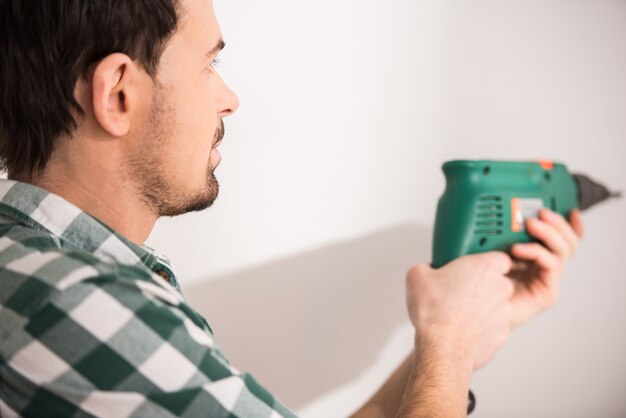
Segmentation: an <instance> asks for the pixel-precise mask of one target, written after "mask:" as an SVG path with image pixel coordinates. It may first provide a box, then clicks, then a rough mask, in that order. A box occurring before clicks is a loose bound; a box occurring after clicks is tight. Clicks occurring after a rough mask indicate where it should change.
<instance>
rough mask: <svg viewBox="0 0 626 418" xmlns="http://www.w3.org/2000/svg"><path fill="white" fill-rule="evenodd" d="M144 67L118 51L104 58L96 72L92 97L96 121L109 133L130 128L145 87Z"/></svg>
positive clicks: (126, 131) (115, 133)
mask: <svg viewBox="0 0 626 418" xmlns="http://www.w3.org/2000/svg"><path fill="white" fill-rule="evenodd" d="M139 73H140V70H139V68H138V66H137V64H135V63H134V62H133V60H131V59H130V57H129V56H128V55H125V54H120V53H115V54H111V55H108V56H107V57H106V58H104V59H103V60H102V61H100V62H99V63H98V64H97V66H96V68H95V69H94V72H93V78H92V100H93V109H94V114H95V117H96V120H97V121H98V123H99V124H100V126H101V127H102V129H104V130H105V131H107V132H108V133H109V134H111V135H112V136H115V137H123V136H126V135H127V134H128V132H129V131H130V125H131V119H132V115H133V113H134V111H135V110H136V108H137V106H138V103H137V99H138V97H139V94H138V90H139V89H140V88H141V83H140V80H139V75H140V74H139Z"/></svg>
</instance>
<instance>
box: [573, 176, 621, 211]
mask: <svg viewBox="0 0 626 418" xmlns="http://www.w3.org/2000/svg"><path fill="white" fill-rule="evenodd" d="M572 177H573V178H574V181H575V183H576V186H577V188H578V208H579V209H580V210H585V209H588V208H590V207H591V206H593V205H595V204H597V203H600V202H603V201H605V200H607V199H610V198H612V197H618V198H619V197H622V193H621V192H611V191H610V190H609V189H608V188H606V186H604V185H602V184H600V183H598V182H596V181H593V180H591V179H590V178H589V177H587V176H585V175H583V174H572Z"/></svg>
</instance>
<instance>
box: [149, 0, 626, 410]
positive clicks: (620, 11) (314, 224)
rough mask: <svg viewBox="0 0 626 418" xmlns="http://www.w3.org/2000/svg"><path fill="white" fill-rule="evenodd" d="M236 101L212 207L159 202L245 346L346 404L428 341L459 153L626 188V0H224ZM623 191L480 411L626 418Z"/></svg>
mask: <svg viewBox="0 0 626 418" xmlns="http://www.w3.org/2000/svg"><path fill="white" fill-rule="evenodd" d="M215 6H216V9H217V13H218V19H219V20H220V22H221V26H222V30H223V32H224V35H225V39H226V42H227V48H226V50H224V51H223V54H222V64H221V67H220V68H219V71H220V73H221V75H222V76H223V78H224V79H225V80H226V82H227V83H229V84H230V86H231V87H232V88H233V89H234V90H235V91H236V92H237V94H238V95H239V97H240V100H241V108H240V109H239V111H238V113H236V114H235V115H234V116H232V117H230V118H229V119H227V120H226V121H225V123H226V132H227V133H226V137H225V140H224V143H223V145H222V146H221V148H220V149H221V152H222V155H223V161H222V163H221V165H220V167H219V168H218V170H217V175H218V178H219V180H220V183H221V186H222V188H221V192H220V197H219V199H218V201H217V202H216V204H215V206H214V207H213V208H211V209H209V211H206V212H202V213H197V214H190V215H185V216H183V217H179V218H176V219H163V220H161V221H159V222H158V224H157V226H156V228H155V230H154V232H153V234H152V235H151V237H150V239H149V240H148V242H147V244H149V245H151V246H153V247H155V248H156V249H157V250H158V251H160V252H162V253H164V254H166V255H167V256H169V257H170V258H171V259H172V261H173V262H174V265H175V267H176V268H177V271H178V274H179V277H180V280H181V282H182V284H183V290H184V291H185V293H186V295H187V297H188V298H189V299H190V301H191V302H192V304H193V305H194V306H195V307H196V308H197V309H198V310H200V311H201V312H202V313H203V314H205V315H206V316H207V319H208V321H209V323H210V324H211V325H212V327H213V329H214V331H215V334H216V338H217V341H218V343H219V344H220V345H221V346H222V347H223V348H224V351H225V352H226V354H227V356H228V357H229V358H230V360H231V361H232V363H233V364H234V365H235V366H237V367H238V368H240V369H243V370H246V371H249V372H251V373H252V374H254V375H255V377H256V378H257V379H258V380H259V381H260V382H261V383H262V384H264V385H265V386H266V387H268V389H270V390H271V391H272V392H274V393H275V394H276V395H277V396H278V397H279V398H281V399H282V400H283V401H284V402H285V403H287V404H288V405H289V406H291V407H292V408H293V409H295V410H296V411H297V412H298V413H300V414H301V415H302V416H303V417H310V418H313V417H342V416H346V415H348V414H349V413H350V412H352V411H353V410H354V409H355V408H356V407H358V406H359V405H360V404H361V403H362V402H364V401H365V400H366V399H367V398H368V397H369V396H370V395H371V394H372V393H373V391H374V390H375V389H376V388H377V387H378V386H379V385H380V384H381V383H382V382H383V380H384V379H385V377H386V376H387V375H388V374H389V373H390V372H391V371H392V370H393V369H394V368H395V367H396V366H397V365H398V364H399V363H400V362H401V361H402V359H403V358H404V356H405V355H406V354H407V353H408V352H409V351H410V350H411V342H412V330H411V327H410V325H409V323H408V317H407V315H406V312H405V306H404V293H403V292H404V288H403V286H404V274H405V272H406V271H407V270H408V268H409V267H410V266H411V265H412V264H413V263H416V262H418V261H424V262H428V261H430V260H429V257H430V242H431V239H432V237H431V234H432V224H433V220H434V214H435V209H436V203H437V199H438V198H439V196H440V194H441V193H442V191H443V188H444V181H443V176H442V174H441V171H440V166H441V164H442V163H443V162H444V161H446V160H450V159H457V158H464V159H465V158H467V159H478V158H480V159H504V160H537V159H553V160H557V161H562V162H565V163H566V164H567V165H568V166H569V167H570V169H572V171H579V172H584V173H588V174H591V175H593V176H594V177H595V178H597V179H599V180H602V181H604V182H606V184H608V185H610V186H611V187H612V188H615V189H618V190H626V1H623V0H621V1H620V0H588V1H575V0H571V1H565V0H558V1H557V0H519V1H510V0H493V1H486V0H476V1H471V2H468V1H451V0H437V1H435V0H433V1H417V0H394V1H385V2H384V1H373V0H339V1H338V0H332V1H331V0H316V1H307V2H303V1H293V0H266V1H263V2H251V1H243V0H228V1H226V0H215ZM625 209H626V202H625V200H621V201H614V202H611V203H606V204H603V205H601V206H598V207H597V208H593V209H591V210H590V211H589V212H588V213H586V214H585V216H584V218H585V221H586V226H587V235H586V237H585V240H584V242H583V244H582V246H581V248H580V250H579V252H578V254H577V255H576V256H575V258H574V259H573V260H572V261H571V262H570V263H569V264H568V266H567V268H566V271H565V273H564V279H563V285H562V291H561V299H560V302H559V304H558V305H557V306H556V307H555V308H554V309H552V310H551V311H549V312H547V313H546V314H544V315H542V316H541V317H539V318H537V319H535V320H533V321H532V322H531V323H529V324H528V325H526V326H525V327H523V328H522V329H520V330H517V331H516V332H514V333H513V335H512V336H511V337H510V340H509V342H508V344H507V346H506V347H505V348H504V349H503V350H502V351H501V352H500V353H499V354H498V355H497V356H496V358H495V359H494V361H493V362H492V363H491V364H489V365H488V366H487V367H486V368H485V369H483V370H481V371H479V372H478V373H476V374H475V378H474V381H473V383H472V388H473V389H474V391H475V392H476V394H477V397H478V408H477V411H476V412H475V413H474V414H473V416H475V417H479V418H488V417H494V418H495V417H512V418H515V417H538V418H541V417H546V418H561V417H563V418H565V417H568V418H576V417H580V418H583V417H585V418H586V417H596V418H618V417H626V355H625V354H624V353H626V304H625V303H624V299H625V297H626V274H625V273H624V268H623V263H624V258H625V257H626V251H625V250H624V238H625V237H626V220H625V214H626V210H625Z"/></svg>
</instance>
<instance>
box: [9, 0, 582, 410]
mask: <svg viewBox="0 0 626 418" xmlns="http://www.w3.org/2000/svg"><path fill="white" fill-rule="evenodd" d="M0 23H1V25H0V28H1V29H0V163H1V164H2V165H3V168H4V169H5V170H6V171H7V173H8V178H9V179H8V180H2V182H1V183H0V416H2V417H12V416H24V417H30V416H92V415H94V416H105V417H130V416H132V417H142V416H146V417H170V416H186V417H196V416H209V417H232V416H236V417H281V416H283V417H291V416H293V413H292V412H290V411H289V410H288V409H287V408H286V407H285V406H283V405H282V404H281V403H280V402H279V401H278V400H277V399H276V398H275V397H274V396H273V395H271V394H270V393H269V392H268V391H266V390H265V389H263V388H262V387H261V386H260V385H259V384H258V383H257V382H256V381H255V380H254V379H253V378H252V377H251V376H250V375H248V374H246V373H240V372H239V371H238V370H236V369H235V368H234V367H233V366H231V365H230V364H229V363H228V361H227V360H226V358H225V356H224V355H223V354H222V352H221V351H220V349H219V348H218V346H217V345H216V344H215V341H214V340H213V337H212V331H211V329H210V327H209V325H208V323H207V322H206V321H205V319H204V318H202V317H201V316H200V315H199V314H198V313H196V312H195V311H194V310H193V309H192V308H191V307H190V306H189V305H188V304H187V303H186V302H185V300H184V298H183V296H182V293H181V292H180V288H179V286H178V281H177V279H176V276H175V274H174V272H173V271H172V269H171V267H170V266H169V264H168V262H167V260H166V259H165V258H164V257H162V256H159V255H157V254H156V253H155V252H154V251H152V250H151V249H149V248H147V247H145V246H144V245H143V242H144V241H145V239H146V238H147V236H148V235H149V233H150V231H151V229H152V227H153V226H154V223H155V222H156V220H157V219H158V217H160V216H174V215H179V214H183V213H187V212H190V211H196V210H202V209H205V208H207V207H209V206H210V205H211V204H212V203H213V201H214V200H215V198H216V196H217V194H218V183H217V180H216V178H215V176H214V171H215V169H216V167H217V166H218V164H219V162H220V158H221V157H220V154H219V151H218V149H217V147H218V146H219V144H220V142H221V140H222V138H223V135H224V127H223V123H222V119H223V118H224V117H226V116H228V115H230V114H232V113H233V112H235V111H236V110H237V107H238V100H237V97H236V96H235V95H234V93H233V92H232V91H230V90H229V89H228V88H227V87H226V85H225V84H224V82H223V81H222V80H221V78H220V77H219V75H218V73H217V72H216V70H215V68H214V67H213V63H214V61H215V60H216V59H217V56H218V54H219V51H220V50H221V49H222V48H223V47H224V42H223V40H222V35H221V32H220V29H219V26H218V23H217V21H216V18H215V15H214V11H213V7H212V4H211V1H210V0H161V1H155V2H141V1H132V2H128V1H122V0H98V1H87V0H53V1H51V0H32V1H30V2H20V1H12V0H0ZM570 222H571V224H570V223H568V222H567V221H566V220H565V219H563V218H562V217H560V216H559V215H557V214H554V213H552V212H549V211H544V212H542V214H541V220H534V221H529V222H528V225H527V227H528V230H529V232H530V233H531V234H532V235H533V236H535V237H536V238H538V239H539V240H540V241H542V242H543V244H544V245H543V246H542V245H539V244H522V245H517V246H514V247H513V248H512V250H511V253H512V255H513V256H514V257H515V258H516V259H518V260H525V261H526V262H528V263H532V266H533V269H531V270H528V271H527V272H526V274H525V276H524V281H517V282H515V283H517V285H514V282H513V281H512V280H511V279H510V278H509V277H507V274H508V273H509V272H510V271H511V267H512V260H511V258H510V257H509V255H506V254H504V253H488V254H481V255H473V256H466V257H462V258H460V259H458V260H456V261H454V262H452V263H450V264H448V265H446V266H445V267H443V268H441V269H438V270H434V269H431V268H430V267H428V266H427V265H416V266H414V267H413V268H411V270H410V271H409V273H408V274H407V281H406V283H407V288H406V295H407V305H408V310H409V314H410V318H411V321H412V323H413V324H414V326H415V351H414V353H413V354H412V355H411V356H410V357H409V358H407V360H406V361H405V362H404V363H403V364H402V365H401V366H400V367H399V368H398V370H397V371H396V372H395V373H394V374H393V375H392V376H391V377H390V378H389V380H388V381H387V382H385V383H384V385H383V386H382V387H381V389H380V390H379V391H378V392H377V393H376V394H375V395H374V396H373V397H372V399H371V400H369V401H368V402H367V403H366V404H365V405H364V406H363V407H362V408H361V409H360V410H359V411H357V412H356V413H355V416H357V417H369V416H371V417H391V416H400V417H433V416H442V417H453V416H455V417H460V416H464V414H465V408H466V394H467V390H468V384H469V380H470V376H471V374H472V372H473V371H474V370H475V369H477V368H479V367H482V366H483V365H485V364H486V363H487V362H488V361H489V359H490V358H491V357H492V356H493V355H494V353H495V352H496V351H497V350H498V349H499V348H500V347H501V346H502V344H503V343H504V342H505V340H506V337H507V335H508V332H509V330H510V329H511V328H513V327H515V326H517V325H519V324H521V323H524V322H526V321H527V320H528V319H530V318H531V317H533V316H535V315H536V314H538V313H539V312H541V311H542V310H544V309H545V308H547V307H548V306H550V305H552V304H553V303H554V302H555V299H556V297H557V294H558V284H559V275H560V270H561V267H562V266H563V263H564V262H565V260H566V259H567V258H568V257H569V256H570V255H571V254H572V253H573V252H574V250H575V248H576V247H577V245H578V241H579V238H580V236H581V235H582V222H581V218H580V215H579V214H578V213H577V212H574V213H572V216H571V217H570ZM529 265H530V264H529Z"/></svg>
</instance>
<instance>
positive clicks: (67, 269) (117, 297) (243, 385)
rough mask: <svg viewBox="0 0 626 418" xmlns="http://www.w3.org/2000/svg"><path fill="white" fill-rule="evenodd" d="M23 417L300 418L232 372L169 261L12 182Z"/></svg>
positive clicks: (9, 303) (9, 228)
mask: <svg viewBox="0 0 626 418" xmlns="http://www.w3.org/2000/svg"><path fill="white" fill-rule="evenodd" d="M164 278H167V279H169V283H168V282H167V281H166V280H164ZM15 416H18V417H19V416H22V417H89V416H100V417H110V418H117V417H119V418H121V417H154V418H158V417H229V418H230V417H242V418H243V417H271V418H278V417H294V416H295V415H294V414H293V413H291V412H290V411H289V410H288V409H287V408H286V407H285V406H283V405H282V404H281V403H280V402H279V401H278V400H277V399H276V398H274V397H273V396H272V395H271V394H270V393H269V392H267V391H266V390H265V389H263V388H262V387H261V386H260V385H259V384H258V383H257V382H256V381H255V380H254V379H253V378H252V376H250V375H249V374H246V373H240V372H239V371H237V370H236V369H235V368H233V367H232V366H231V365H230V364H229V363H228V361H227V360H226V358H225V357H224V355H223V353H222V352H221V350H220V349H219V347H218V346H217V345H216V344H215V341H214V339H213V333H212V330H211V329H210V328H209V325H208V324H207V322H206V320H205V319H204V318H203V317H202V316H201V315H199V314H198V313H197V312H195V311H194V310H193V309H192V308H191V307H190V306H189V305H188V304H187V303H186V301H185V299H184V297H183V296H182V293H181V292H180V288H179V286H178V282H177V280H176V277H175V274H174V271H173V269H172V267H171V265H170V263H169V262H168V261H167V259H166V258H164V257H162V256H159V255H157V254H156V253H155V252H154V251H153V250H152V249H150V248H148V247H146V246H141V247H140V246H137V245H135V244H133V243H132V242H130V241H128V240H126V239H125V238H124V237H123V236H121V235H120V234H117V233H115V232H114V231H113V230H112V229H111V228H109V227H108V226H106V225H105V224H103V223H102V222H100V221H98V220H97V219H95V218H93V217H91V216H90V215H88V214H86V213H85V212H82V211H81V210H80V209H78V208H77V207H75V206H73V205H72V204H70V203H69V202H67V201H66V200H64V199H62V198H61V197H59V196H57V195H54V194H51V193H49V192H47V191H45V190H42V189H40V188H38V187H35V186H32V185H29V184H26V183H20V182H15V181H11V180H0V417H3V418H4V417H15Z"/></svg>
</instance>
